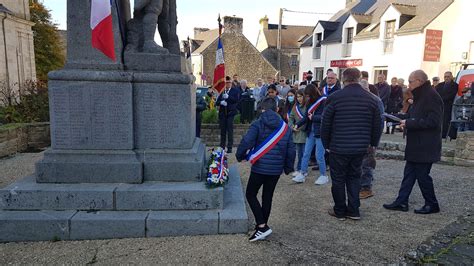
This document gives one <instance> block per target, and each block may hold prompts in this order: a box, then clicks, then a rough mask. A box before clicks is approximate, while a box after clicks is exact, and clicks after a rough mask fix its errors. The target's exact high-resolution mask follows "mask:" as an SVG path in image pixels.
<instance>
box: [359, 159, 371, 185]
mask: <svg viewBox="0 0 474 266" xmlns="http://www.w3.org/2000/svg"><path fill="white" fill-rule="evenodd" d="M372 181H374V168H372V167H370V166H369V165H368V164H367V155H365V156H364V159H363V160H362V174H361V176H360V186H361V188H362V189H372Z"/></svg>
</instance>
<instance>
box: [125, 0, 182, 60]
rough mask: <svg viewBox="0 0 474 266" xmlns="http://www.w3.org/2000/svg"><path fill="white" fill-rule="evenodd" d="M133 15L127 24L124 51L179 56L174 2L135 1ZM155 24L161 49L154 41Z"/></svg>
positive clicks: (163, 0) (162, 0)
mask: <svg viewBox="0 0 474 266" xmlns="http://www.w3.org/2000/svg"><path fill="white" fill-rule="evenodd" d="M133 14H134V18H133V19H131V20H130V21H129V22H128V37H127V47H126V51H134V52H144V53H158V54H168V53H171V54H179V52H180V51H179V40H178V36H177V34H176V25H177V24H178V18H177V15H176V0H135V5H134V11H133ZM157 24H158V31H159V33H160V36H161V40H162V42H163V47H161V46H159V45H158V44H156V42H155V40H154V39H155V31H156V25H157Z"/></svg>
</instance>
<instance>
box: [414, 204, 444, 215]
mask: <svg viewBox="0 0 474 266" xmlns="http://www.w3.org/2000/svg"><path fill="white" fill-rule="evenodd" d="M438 212H439V206H430V205H425V206H423V207H421V208H419V209H415V213H417V214H430V213H438Z"/></svg>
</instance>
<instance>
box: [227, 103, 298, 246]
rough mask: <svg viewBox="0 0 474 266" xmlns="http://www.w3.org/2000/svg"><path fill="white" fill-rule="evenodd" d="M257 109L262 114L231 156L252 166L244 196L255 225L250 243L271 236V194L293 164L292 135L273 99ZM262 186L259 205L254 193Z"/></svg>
mask: <svg viewBox="0 0 474 266" xmlns="http://www.w3.org/2000/svg"><path fill="white" fill-rule="evenodd" d="M260 106H261V108H262V114H261V115H260V117H259V119H258V120H256V121H254V122H253V123H252V124H251V125H250V128H249V130H248V132H247V133H246V134H245V136H244V137H243V138H242V141H241V142H240V145H239V147H238V148H237V153H236V154H235V156H236V158H237V161H239V162H240V161H243V160H247V161H249V162H250V163H251V164H252V168H251V172H250V177H249V180H248V183H247V190H246V193H245V194H246V198H247V201H248V203H249V206H250V209H251V210H252V213H253V215H254V216H255V222H256V227H255V232H254V233H253V234H252V236H251V237H250V238H249V240H250V241H251V242H253V241H257V240H263V239H265V238H266V237H267V236H269V235H270V234H271V233H272V229H270V227H269V226H268V218H269V217H270V210H271V207H272V199H273V192H274V191H275V187H276V185H277V183H278V179H279V178H280V175H281V174H282V172H285V174H289V173H291V172H293V171H294V168H293V166H294V163H295V144H294V143H293V140H292V133H291V130H289V128H288V125H287V124H286V123H285V122H284V121H283V119H282V118H281V117H280V115H278V113H277V111H278V107H277V103H276V101H275V99H273V98H265V99H263V100H262V102H261V104H260ZM262 186H263V193H262V204H261V205H260V202H259V201H258V199H257V194H258V191H259V190H260V187H262Z"/></svg>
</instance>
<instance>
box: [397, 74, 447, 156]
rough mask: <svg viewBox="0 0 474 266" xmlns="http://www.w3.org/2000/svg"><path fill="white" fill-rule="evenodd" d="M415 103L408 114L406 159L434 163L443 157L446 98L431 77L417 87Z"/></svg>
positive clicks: (401, 116)
mask: <svg viewBox="0 0 474 266" xmlns="http://www.w3.org/2000/svg"><path fill="white" fill-rule="evenodd" d="M412 93H413V105H412V106H411V108H410V110H409V111H408V113H407V114H406V115H400V118H404V119H406V136H407V145H406V148H405V160H407V161H410V162H415V163H434V162H437V161H439V160H440V159H441V127H442V119H443V101H442V100H441V97H440V96H439V94H438V93H436V92H435V91H434V90H433V89H432V88H431V84H430V82H429V81H427V82H425V84H423V85H422V86H420V87H418V88H416V89H414V90H413V91H412Z"/></svg>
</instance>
